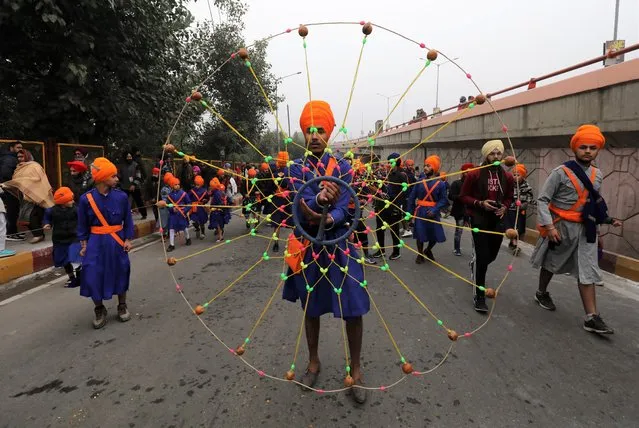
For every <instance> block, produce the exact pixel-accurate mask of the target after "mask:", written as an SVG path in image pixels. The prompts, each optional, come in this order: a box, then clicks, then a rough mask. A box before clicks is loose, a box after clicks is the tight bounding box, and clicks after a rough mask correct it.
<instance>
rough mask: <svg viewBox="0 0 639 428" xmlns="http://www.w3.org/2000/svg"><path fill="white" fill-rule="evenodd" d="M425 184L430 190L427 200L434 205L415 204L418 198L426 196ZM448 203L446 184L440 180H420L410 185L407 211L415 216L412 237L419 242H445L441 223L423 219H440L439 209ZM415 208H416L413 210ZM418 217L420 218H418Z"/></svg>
mask: <svg viewBox="0 0 639 428" xmlns="http://www.w3.org/2000/svg"><path fill="white" fill-rule="evenodd" d="M426 186H427V187H428V189H429V190H430V189H432V188H433V187H435V186H437V187H435V189H434V190H433V191H432V193H431V195H430V198H429V199H428V200H429V201H433V202H435V206H434V207H420V206H418V205H417V201H418V200H422V199H424V198H425V197H426V193H427V190H426ZM447 204H448V196H447V193H446V185H445V183H444V182H442V181H441V180H438V179H436V180H431V181H425V180H423V181H421V182H417V183H416V184H415V185H413V186H412V190H411V192H410V195H409V196H408V212H409V213H411V214H412V215H414V216H415V227H414V228H413V237H414V238H415V239H416V240H417V241H419V242H445V241H446V234H445V233H444V228H443V227H442V225H441V224H438V223H433V222H430V221H426V220H421V219H420V218H422V219H424V218H427V219H431V220H435V221H441V216H440V213H439V212H440V210H442V209H443V208H444V207H446V205H447ZM415 208H417V210H415ZM418 217H420V218H418Z"/></svg>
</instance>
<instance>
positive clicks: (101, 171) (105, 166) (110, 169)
mask: <svg viewBox="0 0 639 428" xmlns="http://www.w3.org/2000/svg"><path fill="white" fill-rule="evenodd" d="M117 173H118V169H117V168H116V167H115V165H113V163H112V162H111V161H110V160H108V159H107V158H96V159H95V160H94V161H93V163H92V164H91V176H92V177H93V181H95V182H96V183H102V182H104V181H106V180H108V179H109V178H111V177H113V176H114V175H117Z"/></svg>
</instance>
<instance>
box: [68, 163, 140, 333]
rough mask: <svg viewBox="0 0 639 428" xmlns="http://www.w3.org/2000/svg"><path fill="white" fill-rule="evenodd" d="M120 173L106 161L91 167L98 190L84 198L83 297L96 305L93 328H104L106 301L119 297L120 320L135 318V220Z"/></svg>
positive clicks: (80, 226)
mask: <svg viewBox="0 0 639 428" xmlns="http://www.w3.org/2000/svg"><path fill="white" fill-rule="evenodd" d="M117 174H118V170H117V168H116V167H115V165H113V163H111V162H110V161H109V160H108V159H106V158H97V159H95V160H94V161H93V163H92V164H91V175H92V177H93V181H94V182H95V187H94V188H93V189H91V190H90V191H88V192H87V193H85V194H84V195H82V196H81V197H80V202H79V206H78V239H79V240H80V245H81V247H82V249H81V250H80V256H82V257H84V258H83V262H82V281H81V283H80V295H81V296H85V297H89V298H91V299H92V300H93V303H94V304H95V319H94V320H93V327H94V328H96V329H99V328H102V327H104V325H105V324H106V322H107V310H106V308H105V307H104V305H103V303H102V301H103V300H109V299H111V297H113V295H117V296H118V318H119V319H120V321H122V322H125V321H128V320H129V319H131V314H130V313H129V310H128V308H127V304H126V292H127V290H128V289H129V280H130V277H131V264H130V262H129V251H130V250H131V247H132V246H131V239H133V235H134V230H133V218H132V217H131V205H130V204H129V198H128V195H127V194H126V193H125V192H123V191H121V190H118V189H116V188H115V186H116V185H117V183H118V176H117Z"/></svg>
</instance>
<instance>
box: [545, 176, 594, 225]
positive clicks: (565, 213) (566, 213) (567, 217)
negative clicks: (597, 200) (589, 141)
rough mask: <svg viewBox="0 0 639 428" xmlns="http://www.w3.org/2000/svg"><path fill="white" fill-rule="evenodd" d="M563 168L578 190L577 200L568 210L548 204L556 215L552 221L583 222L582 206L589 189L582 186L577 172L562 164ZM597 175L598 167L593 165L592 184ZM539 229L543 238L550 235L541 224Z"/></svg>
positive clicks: (554, 222)
mask: <svg viewBox="0 0 639 428" xmlns="http://www.w3.org/2000/svg"><path fill="white" fill-rule="evenodd" d="M562 168H563V170H564V172H565V173H566V176H567V177H568V179H569V180H570V182H571V183H572V185H573V187H574V188H575V190H576V191H577V202H575V203H574V204H572V206H571V207H570V208H568V209H567V210H564V209H562V208H559V207H556V206H555V205H553V203H552V202H551V203H550V204H549V205H548V209H549V210H550V211H551V212H552V213H553V214H555V215H556V217H555V218H554V219H553V221H552V223H553V224H556V223H557V222H559V221H560V220H564V221H569V222H571V223H582V222H583V219H582V218H581V208H582V207H583V206H584V205H585V204H586V201H587V199H588V190H586V188H585V187H583V188H582V186H581V184H580V183H579V179H577V177H576V176H575V174H573V172H572V171H571V170H570V169H569V168H567V167H565V166H562ZM596 177H597V168H595V167H594V166H593V167H592V171H591V172H590V181H591V182H592V184H595V178H596ZM537 230H538V231H539V234H540V235H541V237H542V238H545V237H546V236H547V235H548V231H547V230H546V228H545V227H543V226H542V225H540V224H538V225H537Z"/></svg>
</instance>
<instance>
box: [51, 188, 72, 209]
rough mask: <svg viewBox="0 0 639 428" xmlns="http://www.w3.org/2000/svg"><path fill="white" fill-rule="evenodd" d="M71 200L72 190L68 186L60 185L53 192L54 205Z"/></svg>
mask: <svg viewBox="0 0 639 428" xmlns="http://www.w3.org/2000/svg"><path fill="white" fill-rule="evenodd" d="M72 200H73V191H72V190H71V189H69V188H68V187H60V188H59V189H58V190H56V191H55V193H54V194H53V202H55V203H56V205H62V204H66V203H67V202H71V201H72Z"/></svg>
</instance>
